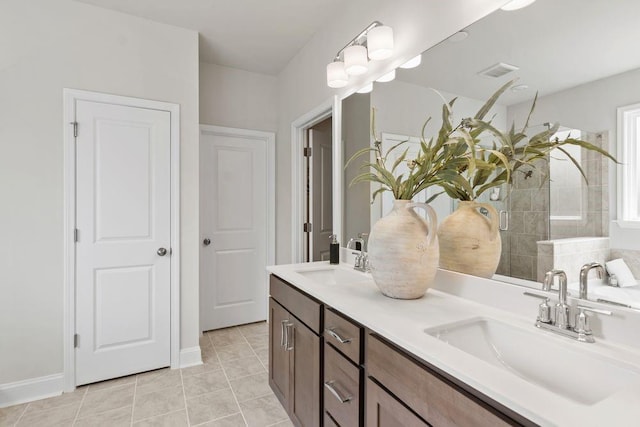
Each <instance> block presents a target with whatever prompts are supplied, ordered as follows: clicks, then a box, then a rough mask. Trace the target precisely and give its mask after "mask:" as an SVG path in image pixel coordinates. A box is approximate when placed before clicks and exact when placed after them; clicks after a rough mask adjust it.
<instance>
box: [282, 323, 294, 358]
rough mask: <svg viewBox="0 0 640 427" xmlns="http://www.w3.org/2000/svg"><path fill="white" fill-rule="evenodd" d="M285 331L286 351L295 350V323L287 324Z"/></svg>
mask: <svg viewBox="0 0 640 427" xmlns="http://www.w3.org/2000/svg"><path fill="white" fill-rule="evenodd" d="M284 328H285V331H286V334H285V335H286V337H287V338H286V340H285V344H284V349H285V350H287V351H291V350H293V345H294V341H295V335H294V334H293V323H291V322H287V323H286V324H285V325H284Z"/></svg>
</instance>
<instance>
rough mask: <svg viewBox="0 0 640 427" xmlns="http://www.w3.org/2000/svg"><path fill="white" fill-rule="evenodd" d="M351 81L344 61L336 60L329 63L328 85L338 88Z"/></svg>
mask: <svg viewBox="0 0 640 427" xmlns="http://www.w3.org/2000/svg"><path fill="white" fill-rule="evenodd" d="M348 82H349V76H347V72H346V71H345V69H344V62H341V61H335V62H332V63H330V64H329V65H327V86H329V87H330V88H334V89H338V88H341V87H345V86H346V85H347V83H348Z"/></svg>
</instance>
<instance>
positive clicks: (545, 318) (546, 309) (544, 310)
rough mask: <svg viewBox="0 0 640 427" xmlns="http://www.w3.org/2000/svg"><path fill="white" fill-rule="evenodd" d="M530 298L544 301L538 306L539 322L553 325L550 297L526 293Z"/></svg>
mask: <svg viewBox="0 0 640 427" xmlns="http://www.w3.org/2000/svg"><path fill="white" fill-rule="evenodd" d="M524 294H525V295H526V296H528V297H534V298H538V299H541V300H543V301H542V302H541V303H540V305H539V306H538V320H539V321H540V322H542V323H548V324H550V323H551V307H550V306H549V304H548V302H549V297H547V296H544V295H538V294H534V293H531V292H525V293H524Z"/></svg>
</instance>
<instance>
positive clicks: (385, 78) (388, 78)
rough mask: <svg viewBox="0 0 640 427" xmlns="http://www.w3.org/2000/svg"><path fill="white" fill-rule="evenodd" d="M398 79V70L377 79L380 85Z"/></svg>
mask: <svg viewBox="0 0 640 427" xmlns="http://www.w3.org/2000/svg"><path fill="white" fill-rule="evenodd" d="M395 78H396V70H391V71H389V72H388V73H387V74H384V75H382V77H380V78H378V79H376V81H377V82H378V83H387V82H390V81H391V80H393V79H395Z"/></svg>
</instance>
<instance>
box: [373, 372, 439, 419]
mask: <svg viewBox="0 0 640 427" xmlns="http://www.w3.org/2000/svg"><path fill="white" fill-rule="evenodd" d="M366 394H367V414H366V416H367V421H366V423H365V425H367V426H368V427H398V426H403V427H426V426H428V425H429V424H427V423H426V422H424V421H423V420H422V419H421V418H419V417H418V416H417V415H416V414H414V413H413V412H411V411H410V410H409V409H407V408H406V407H405V406H404V405H403V404H402V403H400V402H399V401H397V400H396V399H395V398H394V397H393V396H391V395H390V394H389V393H387V392H386V391H384V390H383V389H382V388H380V387H379V386H378V385H377V384H376V383H374V382H373V381H371V380H370V379H367V392H366Z"/></svg>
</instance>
